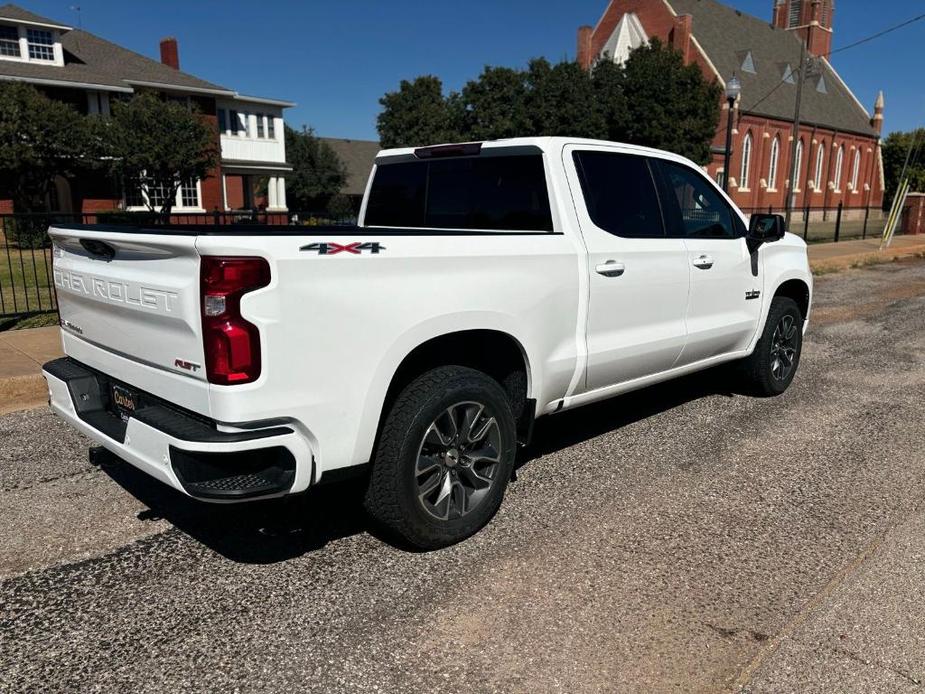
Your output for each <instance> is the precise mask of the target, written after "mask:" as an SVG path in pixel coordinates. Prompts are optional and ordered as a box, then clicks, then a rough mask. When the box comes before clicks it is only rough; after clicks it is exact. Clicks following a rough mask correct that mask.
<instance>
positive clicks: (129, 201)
mask: <svg viewBox="0 0 925 694" xmlns="http://www.w3.org/2000/svg"><path fill="white" fill-rule="evenodd" d="M144 205H145V199H144V196H142V194H141V183H140V182H139V180H138V179H137V178H129V179H126V180H125V206H126V207H144Z"/></svg>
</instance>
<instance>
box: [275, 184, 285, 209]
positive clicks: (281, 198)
mask: <svg viewBox="0 0 925 694" xmlns="http://www.w3.org/2000/svg"><path fill="white" fill-rule="evenodd" d="M276 181H277V186H278V188H277V191H276V204H277V205H279V208H280V209H281V210H285V209H287V208H286V179H285V178H283V177H282V176H280V177H279V178H277V179H276Z"/></svg>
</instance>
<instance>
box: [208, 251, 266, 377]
mask: <svg viewBox="0 0 925 694" xmlns="http://www.w3.org/2000/svg"><path fill="white" fill-rule="evenodd" d="M269 283H270V266H269V264H268V263H267V261H266V260H264V259H263V258H242V257H234V256H229V257H222V256H203V257H202V262H201V265H200V268H199V286H200V291H201V294H202V307H201V308H202V344H203V347H204V348H205V362H206V374H207V376H208V378H209V382H210V383H217V384H220V385H223V386H229V385H235V384H237V383H250V382H251V381H255V380H257V377H258V376H260V331H258V330H257V326H256V325H254V324H253V323H249V322H248V321H246V320H244V318H242V317H241V297H242V296H244V295H245V294H246V293H247V292H251V291H253V290H255V289H259V288H260V287H266V286H267V285H268V284H269Z"/></svg>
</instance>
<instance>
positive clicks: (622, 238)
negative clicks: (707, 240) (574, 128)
mask: <svg viewBox="0 0 925 694" xmlns="http://www.w3.org/2000/svg"><path fill="white" fill-rule="evenodd" d="M563 156H564V157H565V162H564V163H565V169H566V171H567V172H568V177H569V186H570V187H571V190H572V197H573V200H574V203H575V209H576V211H577V213H578V220H579V224H580V226H581V233H582V237H583V239H584V242H585V246H586V248H587V251H588V275H589V278H590V279H589V293H590V296H589V307H588V319H587V347H588V366H587V372H586V379H585V388H584V389H585V390H586V391H591V390H596V389H598V388H604V387H606V386H610V385H615V384H619V383H625V382H627V381H631V380H633V379H637V378H640V377H643V376H648V375H651V374H655V373H659V372H661V371H665V370H667V369H670V368H671V367H672V366H673V365H674V364H675V362H676V361H677V359H678V356H679V355H680V354H681V350H682V348H683V347H684V342H685V326H684V316H685V311H686V308H687V298H688V284H689V274H690V273H689V270H688V252H687V249H686V248H685V246H684V241H683V239H680V238H667V237H666V234H665V224H664V220H663V217H662V211H661V207H660V204H659V199H658V195H657V193H656V187H655V179H654V172H653V171H652V170H651V168H650V165H649V163H648V161H647V160H646V159H645V158H644V157H641V156H639V155H638V154H635V153H629V152H628V151H626V150H621V149H620V148H619V147H606V146H577V145H575V146H569V147H566V149H565V151H564V155H563Z"/></svg>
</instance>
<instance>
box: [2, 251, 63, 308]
mask: <svg viewBox="0 0 925 694" xmlns="http://www.w3.org/2000/svg"><path fill="white" fill-rule="evenodd" d="M54 306H55V304H54V291H53V289H52V283H51V249H50V248H37V249H35V250H32V249H28V248H26V249H23V250H20V249H17V248H12V247H11V248H9V249H7V248H6V246H5V244H4V245H0V316H3V315H8V314H15V313H30V312H32V311H48V310H50V309H53V308H54Z"/></svg>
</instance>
